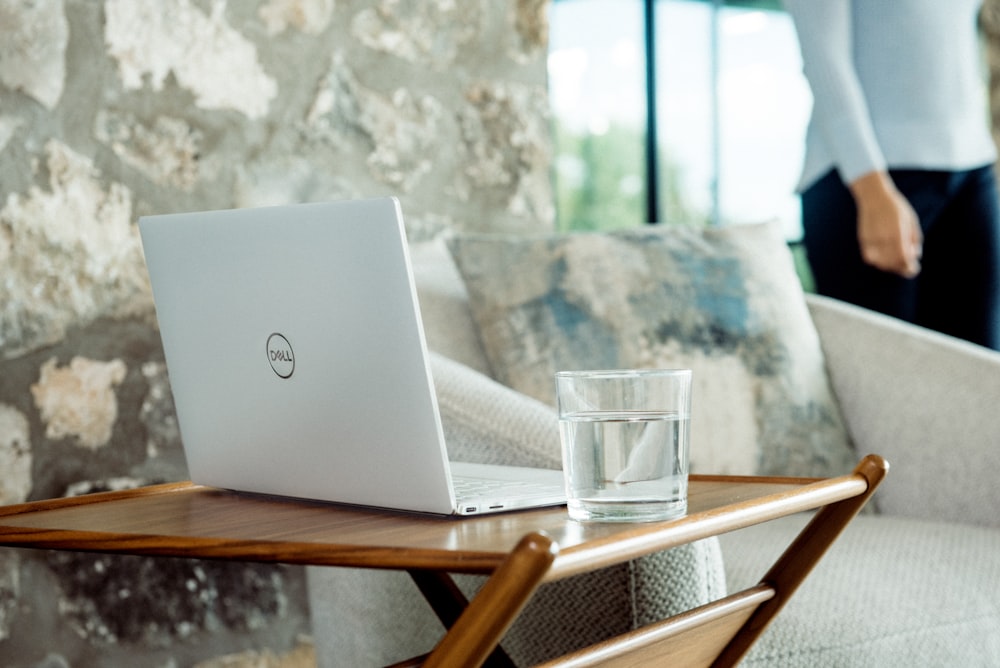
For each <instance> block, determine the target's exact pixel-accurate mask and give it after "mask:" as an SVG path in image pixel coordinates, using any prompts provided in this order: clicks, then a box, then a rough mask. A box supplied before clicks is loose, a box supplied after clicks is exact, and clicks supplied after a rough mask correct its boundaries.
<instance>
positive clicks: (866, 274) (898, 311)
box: [802, 166, 1000, 350]
mask: <svg viewBox="0 0 1000 668" xmlns="http://www.w3.org/2000/svg"><path fill="white" fill-rule="evenodd" d="M890 175H891V177H892V180H893V181H894V182H895V184H896V187H897V188H899V190H900V192H902V194H903V195H904V196H905V197H906V199H907V200H909V202H910V204H911V205H912V206H913V208H914V209H915V210H916V212H917V216H919V218H920V226H921V228H922V229H923V233H924V248H923V258H922V260H921V271H920V274H919V275H918V276H917V277H916V278H913V279H905V278H902V277H901V276H897V275H895V274H890V273H887V272H883V271H880V270H878V269H875V268H874V267H871V266H869V265H867V264H865V263H864V262H863V261H862V260H861V250H860V247H859V245H858V235H857V209H856V208H855V205H854V198H853V197H852V196H851V194H850V191H849V190H848V189H847V188H846V187H845V186H844V184H843V182H842V181H841V180H840V176H839V175H838V174H837V172H836V171H831V172H829V173H828V174H826V175H825V176H824V177H823V178H821V179H820V180H819V181H817V182H816V183H815V184H813V185H812V186H810V187H809V188H808V189H807V190H806V191H805V192H803V193H802V225H803V229H804V232H805V239H804V241H805V246H806V252H807V255H808V258H809V264H810V267H811V269H812V272H813V277H814V279H815V282H816V291H817V292H818V293H820V294H822V295H827V296H829V297H833V298H835V299H840V300H843V301H847V302H851V303H853V304H857V305H858V306H863V307H865V308H869V309H873V310H875V311H879V312H881V313H885V314H887V315H891V316H894V317H897V318H901V319H903V320H906V321H908V322H912V323H915V324H917V325H921V326H923V327H928V328H930V329H934V330H937V331H939V332H944V333H946V334H950V335H952V336H957V337H959V338H962V339H966V340H968V341H972V342H973V343H978V344H980V345H984V346H987V347H990V348H993V349H995V350H1000V203H998V198H997V184H996V179H995V177H994V173H993V167H992V166H987V167H981V168H978V169H972V170H969V171H963V172H940V171H926V170H911V169H902V170H891V171H890Z"/></svg>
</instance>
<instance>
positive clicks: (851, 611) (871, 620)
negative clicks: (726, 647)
mask: <svg viewBox="0 0 1000 668" xmlns="http://www.w3.org/2000/svg"><path fill="white" fill-rule="evenodd" d="M804 521H805V518H803V517H801V516H797V517H789V518H784V519H781V520H776V521H774V522H768V523H765V524H761V525H757V526H753V527H750V528H748V529H743V530H741V531H738V532H736V533H733V534H727V535H724V536H722V537H721V539H720V540H721V542H722V547H723V554H724V555H725V560H726V573H727V578H728V581H729V585H730V590H735V589H737V588H739V587H742V586H746V585H747V584H750V583H753V582H756V581H757V580H758V579H759V578H760V577H761V576H762V575H763V574H764V572H765V570H766V569H767V567H768V566H769V565H770V563H771V562H773V560H774V559H775V558H776V556H777V553H778V552H779V551H780V550H782V549H784V547H785V545H787V544H788V542H789V541H790V539H791V537H792V536H793V535H794V533H795V532H797V531H798V529H799V527H801V525H802V524H803V523H804ZM998 629H1000V532H998V531H997V530H996V529H992V528H985V527H974V526H970V525H961V524H954V523H944V522H928V521H921V520H911V519H902V518H896V517H888V516H885V515H881V516H873V515H869V516H862V517H857V518H855V519H854V521H853V522H852V523H851V524H850V525H849V526H848V527H847V529H846V530H845V531H844V533H843V535H841V536H840V538H839V539H838V540H837V542H836V543H834V544H833V546H832V547H831V548H830V550H829V552H828V553H827V554H826V555H825V556H824V557H823V558H822V559H821V560H820V562H819V564H818V565H817V566H816V568H815V569H814V570H813V572H812V573H811V574H810V575H809V577H808V578H806V580H805V581H804V582H803V583H802V586H801V587H800V588H799V590H798V591H797V592H796V593H795V595H794V596H792V598H791V600H790V601H789V602H788V604H787V606H786V607H785V608H784V609H783V610H782V611H781V612H780V613H779V614H778V616H777V617H776V618H775V619H774V621H773V622H772V624H771V626H769V627H768V629H767V630H766V631H765V632H764V634H763V636H761V638H760V640H759V641H758V642H757V644H755V645H754V646H753V647H752V648H751V650H750V653H749V654H748V656H747V658H746V660H745V661H744V662H743V664H741V665H742V666H744V667H745V668H756V667H760V668H765V667H769V666H783V667H785V668H797V667H799V666H801V667H802V668H815V667H816V666H837V667H838V668H853V667H855V666H857V667H862V666H863V667H866V668H867V667H871V668H875V667H876V666H877V667H878V668H893V667H896V666H898V667H899V668H910V667H911V666H1000V632H998Z"/></svg>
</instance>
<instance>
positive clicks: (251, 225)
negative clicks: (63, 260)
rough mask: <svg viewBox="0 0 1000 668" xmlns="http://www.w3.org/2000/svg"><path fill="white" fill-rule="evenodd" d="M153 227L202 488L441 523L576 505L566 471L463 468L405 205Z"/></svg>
mask: <svg viewBox="0 0 1000 668" xmlns="http://www.w3.org/2000/svg"><path fill="white" fill-rule="evenodd" d="M139 228H140V232H141V235H142V244H143V250H144V253H145V256H146V265H147V267H148V269H149V276H150V280H151V282H152V286H153V297H154V300H155V303H156V312H157V318H158V320H159V325H160V334H161V337H162V339H163V348H164V351H165V354H166V361H167V370H168V373H169V376H170V384H171V389H172V390H173V395H174V402H175V404H176V408H177V417H178V420H179V424H180V431H181V439H182V441H183V446H184V454H185V457H186V459H187V464H188V469H189V473H190V475H191V479H192V480H193V481H194V482H197V483H200V484H204V485H209V486H213V487H222V488H227V489H232V490H237V491H244V492H253V493H260V494H270V495H280V496H292V497H299V498H308V499H316V500H322V501H332V502H338V503H347V504H355V505H363V506H375V507H380V508H391V509H397V510H407V511H417V512H427V513H437V514H457V515H476V514H481V513H488V512H497V511H504V510H512V509H516V508H526V507H533V506H542V505H556V504H560V503H564V502H565V493H564V489H563V480H562V472H561V471H550V470H544V469H529V468H520V467H505V466H486V465H472V464H459V463H449V461H448V456H447V450H446V449H445V442H444V437H443V433H442V427H441V420H440V416H439V413H438V410H437V400H436V397H435V393H434V385H433V379H432V377H431V373H430V367H429V363H428V356H427V347H426V342H425V340H424V334H423V328H422V325H421V320H420V309H419V306H418V303H417V296H416V289H415V287H414V283H413V275H412V269H411V266H410V260H409V254H408V250H407V243H406V236H405V231H404V228H403V219H402V214H401V212H400V208H399V202H398V201H397V200H396V199H395V198H382V199H371V200H352V201H341V202H329V203H321V204H300V205H292V206H281V207H270V208H262V209H242V210H230V211H213V212H201V213H185V214H172V215H162V216H145V217H143V218H141V219H140V220H139ZM466 489H468V490H471V491H469V492H466V491H465V490H466ZM476 490H478V491H476Z"/></svg>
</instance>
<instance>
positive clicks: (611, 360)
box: [450, 224, 855, 476]
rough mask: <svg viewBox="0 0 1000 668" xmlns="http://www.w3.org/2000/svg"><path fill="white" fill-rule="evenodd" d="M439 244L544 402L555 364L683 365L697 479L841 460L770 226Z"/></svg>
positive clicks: (517, 373)
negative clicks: (688, 380)
mask: <svg viewBox="0 0 1000 668" xmlns="http://www.w3.org/2000/svg"><path fill="white" fill-rule="evenodd" d="M450 248H451V251H452V255H453V257H454V258H455V261H456V264H457V265H458V268H459V270H460V272H461V274H462V277H463V280H464V281H465V284H466V288H467V289H468V292H469V299H470V302H471V306H472V311H473V316H474V318H475V321H476V325H477V328H478V331H479V335H480V338H481V340H482V343H483V346H484V348H485V350H486V354H487V357H488V358H489V361H490V365H491V367H492V370H493V375H494V377H495V378H497V379H498V380H500V381H501V382H503V383H504V384H506V385H508V386H510V387H513V388H514V389H516V390H519V391H521V392H523V393H525V394H528V395H530V396H532V397H535V398H536V399H539V400H541V401H544V402H546V403H548V404H550V405H552V404H554V402H555V389H554V380H553V374H554V373H555V372H556V371H557V370H563V369H567V370H568V369H586V368H590V369H613V368H677V367H683V368H690V369H693V371H694V388H693V394H692V396H693V403H692V425H691V470H692V471H693V472H701V473H726V474H746V475H750V474H760V475H794V476H830V475H840V474H842V473H846V472H848V471H850V470H851V468H852V467H853V465H854V463H855V455H854V453H853V452H852V448H851V445H850V441H849V438H848V436H847V433H846V429H845V427H844V424H843V421H842V419H841V416H840V411H839V408H838V407H837V404H836V402H835V400H834V397H833V394H832V390H831V388H830V383H829V379H828V378H827V375H826V369H825V366H824V361H823V354H822V351H821V349H820V344H819V337H818V335H817V333H816V330H815V329H814V327H813V324H812V320H811V319H810V317H809V312H808V310H807V307H806V304H805V300H804V298H803V294H802V289H801V286H800V283H799V281H798V278H797V277H796V274H795V269H794V265H793V262H792V258H791V254H790V253H789V251H788V248H787V246H786V245H785V242H784V240H783V239H782V238H781V235H780V233H779V231H778V230H777V228H776V226H774V225H772V224H758V225H741V226H731V227H725V228H692V227H685V226H677V225H667V226H656V227H646V228H640V229H633V230H627V231H620V232H610V233H602V234H598V233H581V234H568V235H553V236H495V235H494V236H491V235H469V236H461V237H458V238H456V239H453V240H452V242H451V245H450Z"/></svg>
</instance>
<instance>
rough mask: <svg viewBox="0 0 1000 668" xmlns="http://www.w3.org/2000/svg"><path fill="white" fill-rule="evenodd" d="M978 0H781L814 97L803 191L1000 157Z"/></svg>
mask: <svg viewBox="0 0 1000 668" xmlns="http://www.w3.org/2000/svg"><path fill="white" fill-rule="evenodd" d="M980 4H981V0H784V5H785V8H786V9H787V10H788V13H789V14H790V15H791V17H792V20H793V21H794V23H795V28H796V31H797V33H798V37H799V43H800V48H801V50H802V60H803V67H804V71H805V75H806V78H807V79H808V81H809V86H810V88H811V89H812V93H813V111H812V118H811V119H810V122H809V129H808V131H807V133H806V156H805V161H804V165H803V170H802V177H801V181H800V184H799V185H800V188H806V187H808V186H809V185H810V184H811V183H812V182H813V181H814V180H816V179H817V178H818V177H820V176H822V175H823V174H825V173H826V172H827V171H829V170H830V169H831V168H836V169H837V170H838V171H839V172H840V176H841V178H842V179H843V180H844V181H845V182H847V183H849V182H851V181H853V180H854V179H856V178H858V177H859V176H862V175H863V174H866V173H868V172H871V171H874V170H881V169H886V168H911V169H940V170H964V169H972V168H975V167H980V166H983V165H986V164H989V163H991V162H993V161H994V160H995V159H996V147H995V144H994V143H993V140H992V138H991V136H990V132H989V115H988V107H987V103H986V99H985V98H986V95H985V91H986V87H985V83H984V70H983V59H982V51H981V48H980V43H979V37H978V36H979V33H978V29H977V17H978V11H979V7H980Z"/></svg>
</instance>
